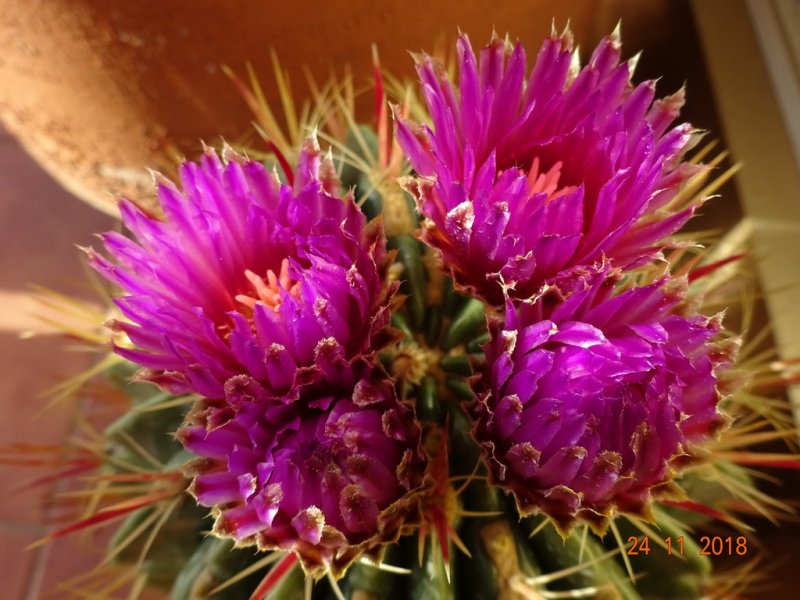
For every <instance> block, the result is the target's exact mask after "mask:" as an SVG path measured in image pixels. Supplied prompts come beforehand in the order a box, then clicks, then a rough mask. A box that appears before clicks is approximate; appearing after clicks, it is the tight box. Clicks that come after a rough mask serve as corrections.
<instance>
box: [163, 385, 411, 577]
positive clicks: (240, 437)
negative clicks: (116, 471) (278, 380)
mask: <svg viewBox="0 0 800 600" xmlns="http://www.w3.org/2000/svg"><path fill="white" fill-rule="evenodd" d="M226 388H227V390H226V391H227V397H228V401H227V402H221V401H207V402H201V403H198V405H196V407H195V409H194V410H193V411H192V413H191V414H190V415H189V418H188V424H187V425H185V426H184V427H183V428H182V429H181V430H179V432H178V437H179V438H180V439H181V441H182V442H183V444H184V445H185V446H186V448H187V449H189V450H190V451H191V452H193V453H195V454H197V455H199V456H200V458H199V459H197V460H196V461H195V462H194V463H193V464H192V463H190V467H189V472H190V474H191V475H194V481H193V483H192V485H191V487H190V491H191V492H192V493H193V494H194V495H195V497H196V498H197V501H198V502H199V503H200V504H202V505H204V506H209V507H214V515H215V518H216V524H215V526H214V533H215V534H216V535H219V536H222V537H231V538H234V539H235V540H237V541H238V542H242V543H256V544H257V545H258V547H259V548H260V549H262V550H276V549H280V550H293V551H295V552H297V554H298V556H299V557H300V559H301V560H302V561H303V564H304V567H305V568H306V570H308V571H310V572H312V573H315V574H317V575H319V574H321V573H322V572H324V571H325V570H327V569H331V571H332V572H333V573H334V574H337V576H338V574H340V573H341V571H342V570H343V569H345V568H346V567H347V566H348V565H349V564H350V563H351V562H352V561H353V560H354V559H355V558H357V557H358V556H359V555H360V554H362V553H364V552H366V553H368V554H371V555H373V557H377V556H378V555H379V554H380V550H381V548H382V546H383V545H384V544H385V543H387V542H392V541H395V540H396V539H397V538H398V536H399V535H400V534H401V533H406V532H407V531H406V530H405V529H404V528H406V527H408V526H410V525H409V523H411V521H409V520H408V519H409V517H410V518H411V519H412V520H413V518H414V514H415V513H414V509H415V503H414V492H415V490H417V489H418V488H419V487H420V485H421V483H422V480H423V474H424V470H425V465H426V458H425V456H424V453H423V450H422V446H421V441H420V440H421V438H420V427H419V425H418V424H417V422H416V420H415V418H414V413H413V409H412V408H411V407H410V406H408V405H406V404H405V403H402V402H398V401H397V400H396V398H395V395H394V388H393V385H392V383H391V382H390V381H389V380H387V379H385V378H383V377H382V376H381V375H380V374H375V373H373V374H367V375H366V376H364V377H362V378H360V379H356V380H354V382H353V383H351V386H350V387H349V389H347V390H345V389H339V390H337V391H332V392H330V393H321V394H320V395H318V396H316V397H315V398H314V399H313V401H309V402H294V403H290V404H283V403H279V402H273V401H260V400H257V398H261V397H263V390H261V389H259V388H260V386H259V384H258V383H257V382H256V381H255V380H254V379H252V378H250V377H247V376H244V375H241V376H237V377H235V378H233V379H230V380H228V382H227V383H226Z"/></svg>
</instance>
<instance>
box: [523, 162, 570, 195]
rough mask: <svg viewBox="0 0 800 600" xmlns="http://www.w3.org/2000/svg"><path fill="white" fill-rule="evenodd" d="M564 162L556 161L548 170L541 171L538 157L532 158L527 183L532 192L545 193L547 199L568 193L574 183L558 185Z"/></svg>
mask: <svg viewBox="0 0 800 600" xmlns="http://www.w3.org/2000/svg"><path fill="white" fill-rule="evenodd" d="M563 166H564V163H563V162H561V161H558V162H557V163H556V164H554V165H553V166H552V167H551V168H550V169H549V170H547V171H545V172H544V173H542V172H541V171H540V170H539V169H540V164H539V157H538V156H537V157H536V158H534V159H533V164H532V165H531V170H530V171H529V172H528V184H529V185H530V186H531V193H532V194H547V200H548V201H549V200H555V199H556V198H558V197H559V196H563V195H564V194H569V193H570V192H571V191H572V190H574V189H575V186H574V185H568V186H564V187H562V188H559V187H558V182H559V180H560V179H561V167H563Z"/></svg>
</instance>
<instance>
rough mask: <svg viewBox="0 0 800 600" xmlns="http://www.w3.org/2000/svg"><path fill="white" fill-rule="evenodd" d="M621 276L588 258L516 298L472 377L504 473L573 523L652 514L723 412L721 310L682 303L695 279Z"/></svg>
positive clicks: (484, 431) (479, 414) (523, 496)
mask: <svg viewBox="0 0 800 600" xmlns="http://www.w3.org/2000/svg"><path fill="white" fill-rule="evenodd" d="M570 278H572V280H571V281H570ZM618 278H619V275H618V273H617V274H614V273H609V272H608V268H607V267H603V268H600V269H599V270H595V271H594V272H588V271H585V270H584V271H582V272H580V273H575V274H570V275H569V276H565V277H564V281H563V282H559V284H557V285H556V286H555V287H550V288H547V289H546V290H545V291H544V292H543V293H542V294H541V296H539V297H536V298H534V299H532V300H529V301H525V302H522V303H520V304H519V306H518V307H517V308H515V307H513V306H512V305H511V302H510V301H509V302H508V305H507V310H506V316H505V324H504V325H503V324H501V322H500V321H495V322H494V323H493V324H492V325H491V327H490V331H491V339H490V341H489V342H488V343H487V345H486V347H485V351H486V361H487V362H486V366H485V368H484V369H483V371H482V372H481V373H480V375H478V376H476V377H474V378H473V380H472V385H473V389H474V390H475V393H476V397H477V400H476V402H475V403H474V405H473V406H472V407H471V413H472V415H473V417H474V418H475V426H474V435H475V437H476V439H477V440H478V442H479V444H480V445H481V447H482V449H483V454H484V458H485V460H486V462H487V464H488V466H489V469H490V471H491V473H492V475H493V478H494V480H495V482H496V483H498V484H499V485H501V486H503V487H505V488H506V489H507V490H509V491H511V492H512V493H513V494H514V496H515V498H516V501H517V505H518V507H519V510H520V513H521V514H523V515H527V514H532V513H538V512H543V513H545V514H547V515H548V516H550V517H551V518H552V519H553V520H554V521H555V522H556V524H558V525H559V527H561V528H562V530H566V529H569V527H571V526H572V525H573V524H574V523H575V522H576V521H578V520H581V521H585V522H588V523H589V524H591V525H592V526H593V527H595V529H598V530H602V529H604V527H605V525H606V523H607V520H608V519H609V518H610V517H612V516H613V515H614V514H615V513H616V512H618V511H621V512H627V513H635V514H647V508H648V505H649V503H650V501H651V500H652V499H653V498H655V497H657V496H658V495H659V494H660V493H662V492H664V491H665V490H667V489H669V487H670V481H671V479H672V477H673V475H674V473H675V472H676V471H677V470H678V469H679V468H680V467H681V465H683V464H684V463H685V462H686V461H688V460H690V459H691V457H692V450H693V447H694V444H696V443H698V442H702V441H704V440H708V439H710V438H712V437H713V436H714V434H715V432H717V431H718V429H719V428H720V427H721V426H722V425H723V423H724V422H725V419H724V418H723V415H722V414H721V413H720V412H719V411H718V410H717V404H718V400H719V398H720V394H721V389H720V385H721V384H720V381H719V375H720V372H721V371H722V370H723V369H724V368H726V367H727V366H728V365H729V364H730V361H731V357H730V348H731V344H730V343H723V342H719V341H714V340H713V339H712V338H714V337H715V336H716V335H717V333H718V332H719V331H720V317H719V316H716V317H711V318H708V317H704V316H700V315H697V314H681V312H680V310H681V305H680V302H681V300H682V298H683V289H682V286H683V280H669V279H664V280H661V281H657V282H655V283H652V284H650V285H647V286H643V287H634V288H631V289H628V290H626V291H623V292H620V293H616V294H615V293H614V292H613V289H614V284H615V282H616V281H617V280H618ZM560 286H561V287H560ZM565 295H566V298H565V297H564V296H565Z"/></svg>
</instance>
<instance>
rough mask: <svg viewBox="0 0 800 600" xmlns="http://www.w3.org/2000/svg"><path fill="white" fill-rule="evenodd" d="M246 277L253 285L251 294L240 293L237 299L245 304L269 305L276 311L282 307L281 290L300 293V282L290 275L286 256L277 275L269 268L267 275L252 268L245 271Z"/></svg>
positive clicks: (297, 294)
mask: <svg viewBox="0 0 800 600" xmlns="http://www.w3.org/2000/svg"><path fill="white" fill-rule="evenodd" d="M244 274H245V277H247V280H248V281H249V282H250V284H251V285H252V286H253V292H252V293H250V294H238V295H237V296H236V301H237V302H241V303H242V304H244V305H245V306H248V307H250V308H251V309H252V308H255V307H256V305H257V304H261V305H263V306H268V307H269V308H271V309H272V310H273V311H275V312H276V313H277V312H278V311H279V310H280V308H281V302H282V300H281V291H282V290H285V291H287V292H289V294H291V295H292V296H293V297H295V298H297V297H298V296H299V295H300V283H299V282H297V281H292V278H291V277H290V275H289V259H287V258H284V259H283V261H282V262H281V269H280V272H279V273H278V274H277V275H276V274H275V271H273V270H272V269H269V270H267V274H266V277H262V276H260V275H258V274H256V273H254V272H253V271H251V270H250V269H247V270H246V271H245V272H244Z"/></svg>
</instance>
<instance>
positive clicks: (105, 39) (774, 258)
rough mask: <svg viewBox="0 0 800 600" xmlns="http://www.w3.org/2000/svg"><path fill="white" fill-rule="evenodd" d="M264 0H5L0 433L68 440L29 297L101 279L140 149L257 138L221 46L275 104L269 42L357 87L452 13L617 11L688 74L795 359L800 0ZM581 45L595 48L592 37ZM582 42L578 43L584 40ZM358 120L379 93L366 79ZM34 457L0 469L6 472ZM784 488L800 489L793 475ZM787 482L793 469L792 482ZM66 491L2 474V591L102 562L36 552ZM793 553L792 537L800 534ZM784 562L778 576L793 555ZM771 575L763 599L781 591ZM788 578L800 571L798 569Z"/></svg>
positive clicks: (538, 16)
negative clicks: (101, 251) (106, 237)
mask: <svg viewBox="0 0 800 600" xmlns="http://www.w3.org/2000/svg"><path fill="white" fill-rule="evenodd" d="M298 7H299V5H298V4H297V3H284V2H277V1H270V0H229V1H227V2H224V3H221V2H216V1H213V0H191V1H190V0H172V1H170V2H163V1H160V0H138V1H137V2H119V1H114V0H39V1H34V0H3V2H2V8H3V10H1V11H0V117H2V130H1V131H0V215H1V216H2V219H1V220H0V257H2V258H1V259H0V356H2V361H0V380H1V381H2V382H3V385H2V387H0V408H1V409H2V410H3V414H4V415H5V418H3V419H1V420H0V443H7V442H9V441H12V440H17V441H18V440H25V441H28V442H36V443H58V442H60V441H61V440H62V439H63V438H64V437H65V436H66V435H68V434H69V432H70V431H71V430H73V429H74V428H75V427H76V407H77V404H75V403H69V402H67V403H62V404H60V405H59V406H57V407H56V408H54V409H52V410H49V411H48V412H46V413H45V414H44V415H43V416H38V417H37V414H38V413H39V412H40V409H41V407H42V406H43V405H44V403H45V400H43V399H42V393H43V392H44V391H45V390H46V389H47V388H49V387H50V386H51V385H53V383H55V382H56V381H58V378H59V377H63V376H65V375H69V374H70V373H74V372H76V371H78V370H80V369H82V368H85V367H86V366H87V365H88V361H90V360H91V359H92V357H91V356H88V355H86V354H81V353H76V352H70V346H69V343H68V342H64V341H63V340H60V339H56V338H50V337H46V336H44V337H42V336H39V337H35V338H34V339H32V340H26V341H20V340H19V334H20V332H23V331H31V330H36V331H39V332H40V333H45V332H46V327H43V326H42V324H41V323H39V322H37V321H36V320H35V319H34V317H33V315H32V312H35V306H34V304H33V302H32V301H31V300H30V298H29V297H28V296H27V290H28V286H29V284H31V283H38V284H43V285H46V286H48V287H51V288H55V289H58V290H61V291H66V292H69V293H72V294H77V295H79V296H83V297H86V298H89V299H90V298H92V291H91V290H90V289H89V287H88V284H87V283H86V278H85V274H84V272H83V267H82V263H81V255H80V252H79V251H78V250H77V249H76V248H75V244H81V245H86V244H90V243H91V234H92V233H94V232H98V231H103V230H106V229H109V228H112V227H114V226H115V225H114V224H115V219H114V216H113V215H115V198H116V197H117V195H118V194H124V195H127V196H129V197H132V198H134V199H137V200H139V201H146V200H147V198H148V197H149V194H150V189H149V188H150V182H151V179H150V176H149V175H148V173H147V172H146V170H145V167H150V168H155V169H159V170H163V171H165V172H169V171H170V170H171V168H172V165H174V162H175V159H176V157H178V156H182V155H183V156H187V157H190V158H191V157H194V156H195V155H196V154H197V153H198V152H199V150H200V148H201V140H204V141H205V142H207V143H209V144H212V145H215V144H218V143H219V142H220V140H221V139H226V140H230V141H242V140H247V139H252V140H253V141H254V143H256V144H257V143H258V141H257V137H254V136H253V135H252V134H253V129H252V126H251V121H252V114H251V113H250V111H249V109H248V108H247V106H246V105H245V103H244V101H243V100H242V97H241V96H240V95H239V93H238V92H237V91H236V89H235V87H234V86H233V84H232V83H231V80H230V79H229V78H228V77H227V76H226V75H225V73H224V72H223V68H222V67H223V65H227V66H228V67H230V69H231V70H232V71H233V72H235V73H237V74H239V75H241V76H245V75H246V65H247V64H248V63H250V64H252V67H253V70H254V72H255V73H256V75H257V76H258V78H259V80H260V81H261V83H262V86H263V87H264V91H265V93H266V95H267V99H268V100H269V101H271V102H273V103H276V104H277V97H278V94H277V86H275V85H274V81H275V79H274V74H273V73H274V71H273V64H272V58H271V54H270V51H271V50H273V49H274V50H275V52H276V55H277V56H278V58H279V60H280V62H281V65H282V67H283V68H284V69H285V70H287V71H289V72H290V73H291V85H292V89H293V91H294V94H295V96H296V97H297V98H298V99H302V98H303V97H305V96H307V95H308V93H309V86H308V83H307V79H306V76H305V74H304V73H305V71H304V69H307V71H308V73H310V74H311V75H312V76H313V77H314V78H315V79H316V80H317V81H320V80H323V79H325V78H326V77H327V76H328V75H329V74H330V73H331V72H332V71H333V72H336V73H339V74H341V73H344V70H345V66H346V65H349V68H350V69H351V72H352V74H353V77H354V80H355V81H356V84H357V87H359V86H360V85H361V84H363V85H364V86H365V87H366V86H367V85H368V84H369V82H370V77H371V44H372V43H375V44H376V45H377V47H378V50H379V52H380V57H381V63H382V64H383V66H384V67H385V68H387V69H388V70H389V71H390V72H392V73H393V74H395V75H396V76H398V77H408V78H411V77H412V76H413V61H412V59H411V57H410V56H409V54H408V51H419V50H422V49H427V50H431V49H432V48H433V47H434V46H437V45H438V46H442V45H445V47H449V44H450V42H451V41H452V40H453V38H454V37H455V34H456V33H457V31H458V28H460V29H461V30H462V31H465V32H467V33H468V34H469V35H470V37H471V38H472V41H473V43H474V44H480V43H482V42H484V41H487V40H488V39H489V36H490V35H491V32H492V29H495V30H496V31H497V32H498V33H500V34H501V35H502V34H504V33H506V32H508V34H509V35H510V37H511V38H512V39H515V38H519V39H520V40H521V41H522V42H523V43H524V44H525V45H526V47H527V48H528V51H529V56H530V55H532V54H534V52H535V49H536V48H537V47H538V45H539V43H540V42H541V40H542V38H543V37H544V36H546V35H547V34H548V33H549V31H550V27H551V23H552V22H553V21H555V24H556V25H557V26H558V27H559V29H560V28H563V26H564V25H565V24H566V23H567V22H569V23H570V25H571V28H572V31H573V32H574V34H575V37H576V40H577V42H578V43H579V44H580V46H581V48H584V49H587V48H591V47H593V46H594V45H595V44H596V43H597V42H598V41H599V39H600V38H601V37H602V36H604V35H607V34H608V33H610V32H611V31H612V30H613V29H614V27H615V25H616V24H617V22H618V21H619V20H620V19H621V20H622V35H623V50H624V52H625V54H626V55H627V56H632V55H634V54H635V53H637V52H638V51H639V50H643V54H642V57H641V60H640V62H639V66H638V69H637V80H643V79H647V78H653V77H660V78H661V79H660V81H659V88H658V91H659V95H664V94H668V93H672V92H674V91H675V90H677V89H678V88H679V87H680V86H681V85H682V84H683V83H684V82H685V83H686V85H687V94H688V103H687V106H686V109H685V111H684V113H683V118H684V119H685V120H688V121H690V122H692V123H693V124H694V125H695V126H697V127H700V128H702V129H706V130H708V131H709V132H710V133H709V137H710V138H713V139H718V140H720V147H722V148H727V149H729V150H730V153H731V156H730V158H729V160H728V164H733V163H734V162H741V163H743V166H744V168H743V169H742V170H741V171H740V172H739V174H738V175H737V176H736V177H735V178H734V180H733V181H732V182H730V183H728V184H726V185H725V187H724V188H723V189H722V190H721V196H722V198H720V199H718V200H716V201H713V202H711V203H709V204H707V205H706V207H704V209H703V214H702V215H701V216H700V217H699V218H698V219H697V220H696V221H695V222H694V227H696V228H698V229H709V228H717V229H719V230H721V231H724V232H727V233H728V234H729V235H728V239H729V241H730V243H731V244H732V245H733V246H734V247H741V246H744V247H746V248H748V249H749V250H750V251H751V252H752V254H753V256H754V257H755V259H754V261H753V262H754V268H755V273H754V277H755V278H756V279H757V281H758V283H759V285H760V289H761V290H762V291H764V292H765V297H766V298H767V300H766V303H765V307H764V311H765V312H764V319H765V320H767V319H768V320H769V321H770V322H771V323H772V327H773V335H774V340H775V343H776V344H777V346H778V348H779V350H780V352H781V353H782V355H783V356H784V357H791V356H800V335H798V334H800V311H798V310H797V309H796V307H797V306H800V292H799V291H798V285H797V284H798V282H800V268H798V264H800V256H799V254H800V172H799V171H798V164H800V151H799V150H800V2H798V0H691V1H690V0H571V1H569V2H564V1H563V0H526V1H515V2H510V1H509V2H493V3H486V2H480V1H479V0H452V1H451V0H441V1H436V0H405V1H404V2H394V3H388V2H387V3H385V4H383V3H376V2H374V0H351V1H350V2H347V3H336V2H311V3H304V4H303V6H302V7H300V8H298ZM587 52H588V51H587ZM587 52H584V53H583V55H582V58H584V59H585V58H586V54H587ZM360 101H361V102H363V104H364V108H365V118H369V117H368V115H369V112H368V111H369V110H370V109H371V102H372V96H371V95H370V94H365V95H364V97H363V99H362V100H360ZM28 475H29V474H28V473H25V472H22V471H19V470H11V469H3V470H2V471H0V487H2V489H3V490H12V489H13V488H15V487H17V486H18V484H19V482H20V481H22V480H23V479H25V478H26V477H28ZM787 486H788V487H785V488H784V489H783V491H781V492H780V494H781V495H782V496H792V495H794V497H797V495H798V494H797V490H798V486H797V482H796V481H795V482H791V481H790V482H789V483H788V484H787ZM792 486H794V487H792ZM55 491H57V490H53V489H50V488H49V487H48V486H46V485H45V486H39V487H37V488H36V489H34V490H28V491H26V492H25V493H24V494H21V493H20V494H17V493H12V492H9V493H6V494H3V497H2V500H0V501H1V502H2V510H1V511H0V564H3V565H4V568H3V572H4V573H5V575H6V579H5V581H4V582H3V584H4V585H3V592H2V597H3V598H10V599H17V598H19V599H25V600H34V599H36V598H40V597H43V596H44V594H45V592H46V590H48V589H51V588H52V586H53V585H54V584H55V583H57V582H59V581H60V580H62V579H64V578H67V577H68V576H71V575H74V574H76V573H78V572H79V571H80V570H81V569H84V568H87V567H89V566H92V565H93V562H92V560H93V558H92V556H91V547H90V546H89V545H87V544H86V543H84V542H82V541H81V540H71V539H67V540H63V541H59V542H57V543H56V544H53V545H49V546H44V547H40V548H36V549H34V550H31V551H27V552H24V551H22V548H23V547H24V546H26V545H28V544H30V543H31V542H33V541H34V540H36V539H38V538H40V537H41V536H42V535H43V533H44V532H45V531H46V528H47V523H48V517H49V516H51V512H50V511H51V509H50V508H49V506H50V499H51V497H52V494H53V493H54V492H55ZM761 525H762V524H758V529H759V532H760V533H761V534H762V536H763V538H764V540H765V544H766V546H767V548H768V549H769V550H770V551H772V556H773V557H774V560H775V563H776V567H775V568H776V573H777V574H778V577H781V576H783V577H786V578H787V579H786V580H787V581H788V577H789V573H788V571H789V570H790V568H791V560H792V558H791V556H792V550H794V551H795V552H796V551H798V550H800V541H799V540H798V533H797V532H798V530H797V528H794V529H791V528H784V529H783V530H777V529H776V528H774V527H773V526H772V525H769V524H768V523H766V522H765V523H764V524H763V527H762V526H761ZM795 556H796V554H795ZM782 573H783V575H781V574H782ZM782 587H785V586H777V587H776V590H775V593H771V594H770V595H769V597H770V598H795V597H796V595H793V592H791V591H786V592H784V593H785V594H786V595H781V591H780V589H778V588H782ZM786 589H788V590H791V589H792V588H791V587H788V588H786Z"/></svg>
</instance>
